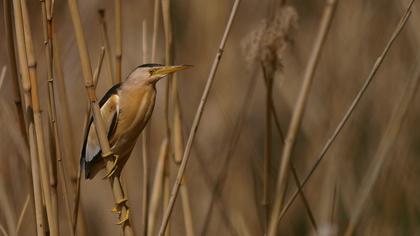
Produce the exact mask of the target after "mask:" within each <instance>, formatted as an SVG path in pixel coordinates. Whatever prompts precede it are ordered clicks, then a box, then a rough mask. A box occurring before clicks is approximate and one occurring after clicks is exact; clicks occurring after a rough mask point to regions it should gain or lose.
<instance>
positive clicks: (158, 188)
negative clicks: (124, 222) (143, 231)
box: [147, 139, 169, 236]
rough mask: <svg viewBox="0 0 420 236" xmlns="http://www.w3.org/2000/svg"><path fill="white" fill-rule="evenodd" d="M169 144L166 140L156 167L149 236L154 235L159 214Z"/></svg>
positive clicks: (148, 219)
mask: <svg viewBox="0 0 420 236" xmlns="http://www.w3.org/2000/svg"><path fill="white" fill-rule="evenodd" d="M168 149H169V143H168V140H167V139H164V140H163V142H162V144H161V146H160V151H159V157H158V162H157V166H156V172H155V178H154V181H153V189H152V193H151V194H152V196H151V197H150V210H149V215H148V217H147V235H148V236H152V235H154V230H155V225H156V219H157V212H158V209H159V200H160V199H161V195H162V192H163V191H162V187H163V186H162V185H163V177H164V176H163V172H164V169H165V162H166V159H167V157H168Z"/></svg>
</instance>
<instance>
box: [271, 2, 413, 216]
mask: <svg viewBox="0 0 420 236" xmlns="http://www.w3.org/2000/svg"><path fill="white" fill-rule="evenodd" d="M413 3H414V0H411V2H410V4H409V5H408V7H407V9H406V11H405V14H404V15H403V16H402V17H401V19H400V22H399V23H398V25H397V26H396V28H395V30H394V32H393V34H392V36H391V38H390V39H389V41H388V42H387V44H386V46H385V48H384V50H383V51H382V53H381V55H380V56H379V57H378V58H377V59H376V61H375V64H374V65H373V67H372V69H371V71H370V73H369V76H368V77H367V78H366V80H365V82H364V83H363V85H362V87H361V88H360V90H359V92H358V93H357V95H356V96H355V98H354V99H353V101H352V103H351V104H350V106H349V107H348V109H347V111H346V113H345V114H344V116H343V118H342V119H341V121H340V123H339V124H338V125H337V127H336V128H335V130H334V132H333V133H332V135H331V136H330V137H329V138H328V140H327V142H326V143H325V145H324V146H323V147H322V149H321V152H320V154H319V155H318V158H317V160H316V161H315V163H314V165H313V166H312V168H311V169H310V171H309V173H308V174H307V175H306V177H305V178H304V180H303V181H302V184H301V186H300V188H301V189H303V187H304V186H305V184H306V183H307V182H308V181H309V179H310V178H311V176H312V175H313V173H314V172H315V170H316V169H317V168H318V166H319V164H320V163H321V161H322V160H323V159H324V157H325V155H326V154H327V152H328V150H329V149H330V147H331V145H332V144H333V143H334V141H335V139H336V138H337V137H338V135H339V134H340V132H341V130H342V129H343V127H344V125H345V124H346V123H347V121H348V120H349V118H350V116H351V115H352V114H353V111H354V110H355V109H356V106H357V105H358V104H359V102H360V100H361V99H362V97H363V95H364V94H365V92H366V90H367V88H368V87H369V85H370V83H371V82H372V80H373V78H375V75H376V73H377V72H378V70H379V68H380V66H381V65H382V62H383V61H384V59H385V57H386V55H388V52H389V50H390V48H391V46H392V45H393V43H394V41H395V39H396V38H397V37H398V35H399V34H400V33H401V31H402V29H403V28H404V26H405V24H406V22H407V20H408V19H409V17H410V15H411V11H410V10H411V7H412V5H413ZM297 195H298V191H296V192H294V193H293V194H292V196H291V197H290V199H289V201H288V202H287V203H286V204H285V207H284V208H283V209H282V211H281V212H280V213H279V215H277V221H278V222H279V221H281V219H282V218H283V217H284V215H285V214H286V212H287V210H288V209H289V208H290V206H291V205H292V204H293V202H294V200H295V199H296V197H297Z"/></svg>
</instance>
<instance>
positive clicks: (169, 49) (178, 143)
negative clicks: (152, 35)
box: [162, 0, 194, 236]
mask: <svg viewBox="0 0 420 236" xmlns="http://www.w3.org/2000/svg"><path fill="white" fill-rule="evenodd" d="M162 16H163V25H164V31H165V59H166V64H167V65H172V64H174V55H173V52H174V42H173V33H172V17H171V1H170V0H162ZM176 78H177V76H176V75H171V77H170V78H169V79H168V80H166V81H167V87H166V89H167V91H166V96H167V97H166V105H165V111H166V113H167V116H166V122H167V126H168V129H167V135H168V136H169V137H168V138H170V135H171V133H170V130H169V123H170V117H169V114H168V110H169V100H170V98H171V99H172V107H173V114H172V129H173V131H172V132H173V142H172V145H173V150H174V158H175V163H177V164H179V163H180V162H181V159H182V153H183V152H184V150H183V148H184V138H183V134H182V119H181V108H180V103H179V96H178V83H177V79H176ZM170 92H171V94H172V96H171V97H170V95H169V93H170ZM167 161H168V164H167V167H168V168H169V158H168V160H167ZM168 174H169V173H168ZM169 187H170V186H169V175H168V179H167V182H166V183H165V189H166V188H168V192H167V193H168V195H169ZM181 198H182V210H183V216H184V224H185V234H186V235H187V236H193V235H194V224H193V221H192V214H191V206H190V201H189V195H188V187H187V185H186V180H185V178H184V179H183V181H182V185H181ZM168 200H169V199H168ZM168 231H169V230H168Z"/></svg>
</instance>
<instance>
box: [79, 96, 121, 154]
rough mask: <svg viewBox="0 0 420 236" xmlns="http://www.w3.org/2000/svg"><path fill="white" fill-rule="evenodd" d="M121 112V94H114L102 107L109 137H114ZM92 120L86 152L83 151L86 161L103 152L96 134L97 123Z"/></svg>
mask: <svg viewBox="0 0 420 236" xmlns="http://www.w3.org/2000/svg"><path fill="white" fill-rule="evenodd" d="M119 112H120V109H119V96H118V94H113V95H112V96H110V97H109V99H108V100H107V101H106V102H105V103H104V104H103V105H102V107H101V114H102V118H103V120H104V123H105V128H106V132H107V134H108V139H110V138H111V137H112V135H113V133H114V132H115V129H116V128H117V120H118V115H119ZM92 121H93V120H91V123H90V125H89V133H88V136H87V140H86V141H85V142H86V143H85V148H84V151H85V153H83V154H84V161H85V162H91V161H93V160H94V159H95V158H96V157H97V156H98V154H100V152H101V147H100V145H99V141H98V138H97V135H96V129H95V124H94V123H93V122H92Z"/></svg>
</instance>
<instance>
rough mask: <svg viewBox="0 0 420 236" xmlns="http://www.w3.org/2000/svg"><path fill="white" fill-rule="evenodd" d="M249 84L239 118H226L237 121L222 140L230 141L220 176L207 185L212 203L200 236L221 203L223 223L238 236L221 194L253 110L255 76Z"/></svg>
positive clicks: (203, 169) (206, 232)
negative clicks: (216, 206) (215, 208)
mask: <svg viewBox="0 0 420 236" xmlns="http://www.w3.org/2000/svg"><path fill="white" fill-rule="evenodd" d="M248 84H249V85H248V86H247V89H246V90H245V91H246V92H245V96H244V99H243V100H242V103H241V105H240V108H239V114H238V115H237V118H232V117H226V118H225V120H235V121H236V122H235V123H234V124H233V131H232V132H231V134H230V135H231V136H230V137H228V138H223V139H222V140H226V139H228V141H227V145H226V146H227V151H226V153H225V154H223V162H222V165H221V166H222V169H221V170H220V171H219V174H218V175H217V177H216V179H215V181H214V183H208V184H207V185H208V186H212V187H211V190H210V191H211V195H210V201H209V202H210V203H209V206H208V207H207V210H206V211H205V212H206V213H205V217H204V223H203V227H202V230H201V232H200V235H207V234H208V230H209V225H210V219H211V215H212V212H213V209H214V204H215V203H219V208H220V210H221V212H222V214H221V218H222V221H223V222H224V223H225V224H227V225H226V227H227V228H228V229H229V230H230V234H231V235H238V233H237V232H235V231H234V229H233V227H231V226H230V224H231V223H230V218H231V217H230V215H228V213H227V212H224V210H225V209H226V208H228V207H227V206H225V204H223V202H222V201H223V198H222V196H221V192H222V190H223V189H224V187H225V184H226V182H227V176H228V169H229V166H230V163H231V161H232V160H233V157H234V154H235V153H234V152H235V151H236V150H237V145H238V143H239V139H240V137H241V136H242V130H243V127H244V126H245V120H246V118H247V117H248V115H249V112H250V108H251V106H250V105H249V104H250V103H251V102H250V101H251V100H252V98H253V97H254V94H255V85H256V80H255V79H254V78H253V76H251V81H250V82H249V83H248ZM228 118H230V119H228ZM197 159H198V160H199V163H202V161H201V160H200V159H199V158H197ZM202 166H203V167H202V170H200V171H201V172H202V174H203V175H204V176H209V174H208V173H207V171H206V170H205V165H204V164H203V165H202ZM208 178H209V177H208ZM207 182H213V181H211V180H210V179H209V180H208V181H207Z"/></svg>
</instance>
